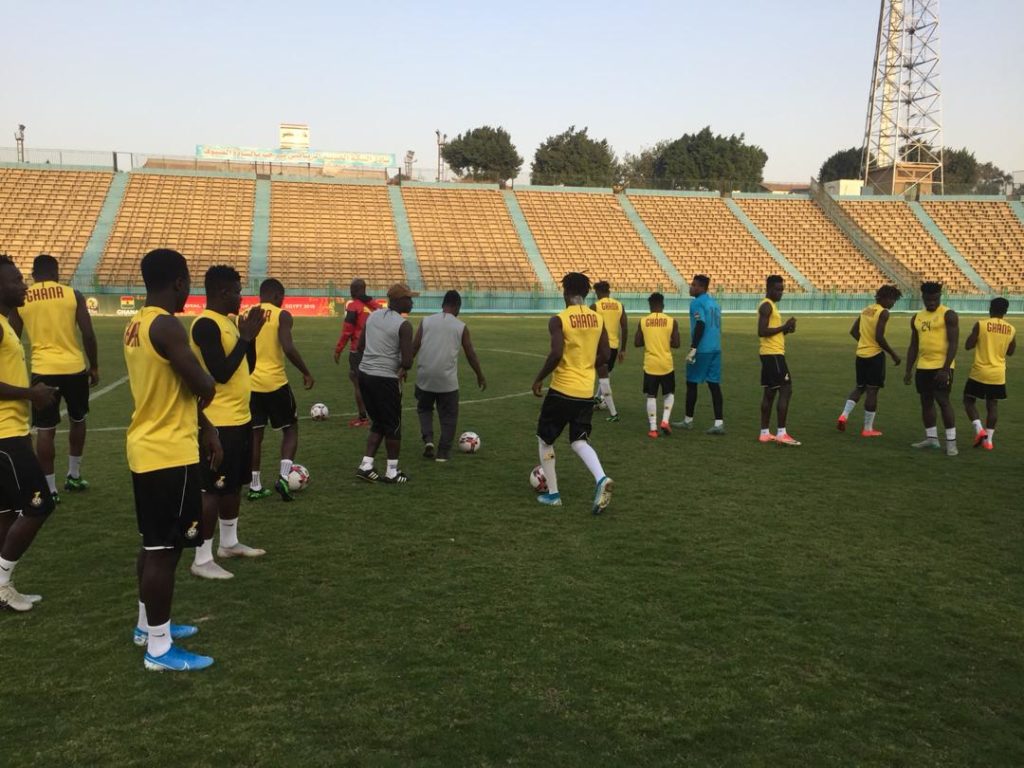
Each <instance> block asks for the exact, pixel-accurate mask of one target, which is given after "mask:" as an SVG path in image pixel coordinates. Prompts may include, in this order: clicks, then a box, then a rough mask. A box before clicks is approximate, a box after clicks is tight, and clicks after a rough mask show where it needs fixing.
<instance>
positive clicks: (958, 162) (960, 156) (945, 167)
mask: <svg viewBox="0 0 1024 768" xmlns="http://www.w3.org/2000/svg"><path fill="white" fill-rule="evenodd" d="M978 176H979V172H978V159H977V158H976V157H975V156H974V153H973V152H971V151H970V150H968V149H967V147H961V148H960V149H950V148H949V147H947V148H946V151H945V152H943V153H942V181H943V183H944V184H949V185H951V186H953V187H955V188H957V189H960V190H964V189H969V188H970V189H973V187H974V185H975V184H976V183H977V182H978Z"/></svg>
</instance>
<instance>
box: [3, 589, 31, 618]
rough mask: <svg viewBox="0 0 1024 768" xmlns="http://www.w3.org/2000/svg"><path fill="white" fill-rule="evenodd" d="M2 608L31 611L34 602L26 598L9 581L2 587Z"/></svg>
mask: <svg viewBox="0 0 1024 768" xmlns="http://www.w3.org/2000/svg"><path fill="white" fill-rule="evenodd" d="M0 608H10V609H11V610H12V611H18V612H22V611H31V610H32V603H31V602H30V601H29V600H26V599H25V596H24V595H23V594H21V593H20V592H19V591H18V590H16V589H15V588H14V585H13V584H10V583H8V584H4V585H3V586H2V587H0Z"/></svg>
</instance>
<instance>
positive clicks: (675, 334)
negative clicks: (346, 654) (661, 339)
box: [668, 318, 682, 349]
mask: <svg viewBox="0 0 1024 768" xmlns="http://www.w3.org/2000/svg"><path fill="white" fill-rule="evenodd" d="M680 344H682V342H681V341H680V340H679V323H678V321H676V319H675V318H673V319H672V335H671V336H670V337H669V340H668V345H669V346H670V347H672V349H679V345H680Z"/></svg>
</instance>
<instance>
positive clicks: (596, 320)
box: [551, 305, 604, 398]
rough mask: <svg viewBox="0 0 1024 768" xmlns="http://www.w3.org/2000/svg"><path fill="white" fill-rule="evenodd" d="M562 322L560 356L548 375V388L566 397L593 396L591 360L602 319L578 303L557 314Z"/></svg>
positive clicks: (601, 326)
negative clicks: (549, 379)
mask: <svg viewBox="0 0 1024 768" xmlns="http://www.w3.org/2000/svg"><path fill="white" fill-rule="evenodd" d="M558 319H559V320H561V321H562V337H563V338H564V339H565V346H564V347H563V348H562V359H561V360H559V361H558V367H556V368H555V370H554V373H552V374H551V388H552V389H557V390H558V391H559V392H561V393H562V394H563V395H568V396H569V397H579V398H591V397H593V396H594V378H595V375H596V371H595V369H594V360H595V359H596V358H597V346H598V342H600V341H601V329H602V328H604V320H603V319H602V318H601V316H600V315H599V314H597V312H595V311H594V310H592V309H590V308H589V307H584V306H582V305H573V306H571V307H566V308H565V309H564V310H562V311H561V312H559V313H558Z"/></svg>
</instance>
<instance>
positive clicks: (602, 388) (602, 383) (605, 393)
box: [597, 379, 618, 416]
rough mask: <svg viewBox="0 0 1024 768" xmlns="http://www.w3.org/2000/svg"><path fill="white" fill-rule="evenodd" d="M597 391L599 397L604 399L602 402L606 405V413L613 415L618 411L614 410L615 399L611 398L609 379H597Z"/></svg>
mask: <svg viewBox="0 0 1024 768" xmlns="http://www.w3.org/2000/svg"><path fill="white" fill-rule="evenodd" d="M597 391H598V392H600V393H601V399H602V400H603V401H604V404H605V405H607V406H608V413H610V414H611V415H612V416H615V415H616V414H617V413H618V411H616V410H615V400H613V399H612V382H611V379H598V380H597Z"/></svg>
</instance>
